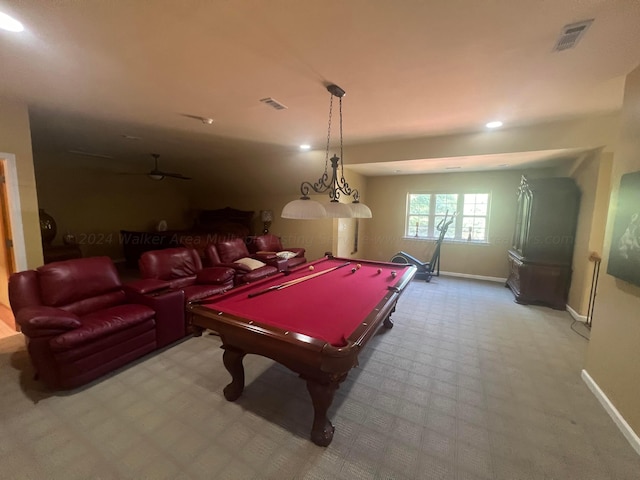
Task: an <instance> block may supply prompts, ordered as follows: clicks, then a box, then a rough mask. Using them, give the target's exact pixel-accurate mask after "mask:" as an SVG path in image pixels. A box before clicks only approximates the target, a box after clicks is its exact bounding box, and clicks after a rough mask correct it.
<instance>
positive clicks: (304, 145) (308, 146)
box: [300, 143, 311, 150]
mask: <svg viewBox="0 0 640 480" xmlns="http://www.w3.org/2000/svg"><path fill="white" fill-rule="evenodd" d="M300 150H311V145H307V144H306V143H305V144H303V145H300Z"/></svg>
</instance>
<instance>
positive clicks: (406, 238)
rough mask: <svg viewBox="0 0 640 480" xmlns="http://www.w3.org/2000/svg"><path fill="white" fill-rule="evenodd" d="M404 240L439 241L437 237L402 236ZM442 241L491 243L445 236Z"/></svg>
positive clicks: (468, 243) (467, 243) (475, 243)
mask: <svg viewBox="0 0 640 480" xmlns="http://www.w3.org/2000/svg"><path fill="white" fill-rule="evenodd" d="M402 239H403V240H415V241H418V242H437V241H438V239H437V238H436V237H407V236H404V237H402ZM442 243H453V244H462V245H491V244H490V243H489V242H487V241H486V240H460V239H455V238H445V239H444V240H443V241H442Z"/></svg>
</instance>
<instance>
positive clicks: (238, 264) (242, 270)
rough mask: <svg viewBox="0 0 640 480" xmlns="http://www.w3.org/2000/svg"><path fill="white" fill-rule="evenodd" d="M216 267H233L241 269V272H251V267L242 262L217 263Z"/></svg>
mask: <svg viewBox="0 0 640 480" xmlns="http://www.w3.org/2000/svg"><path fill="white" fill-rule="evenodd" d="M214 267H225V268H233V269H234V270H240V271H241V272H250V271H251V269H250V268H249V267H247V266H246V265H243V264H241V263H216V264H214ZM209 268H211V267H209Z"/></svg>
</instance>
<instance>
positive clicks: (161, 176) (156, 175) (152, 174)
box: [147, 173, 164, 181]
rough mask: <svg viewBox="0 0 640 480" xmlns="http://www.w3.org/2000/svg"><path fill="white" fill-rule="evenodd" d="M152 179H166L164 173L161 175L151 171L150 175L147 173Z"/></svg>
mask: <svg viewBox="0 0 640 480" xmlns="http://www.w3.org/2000/svg"><path fill="white" fill-rule="evenodd" d="M147 176H148V177H149V178H150V179H151V180H155V181H160V180H162V179H164V175H160V174H157V173H150V174H149V175H147Z"/></svg>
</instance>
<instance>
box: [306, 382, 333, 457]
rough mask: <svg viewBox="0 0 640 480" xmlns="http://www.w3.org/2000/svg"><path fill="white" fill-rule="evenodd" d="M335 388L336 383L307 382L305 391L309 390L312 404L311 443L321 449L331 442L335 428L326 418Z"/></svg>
mask: <svg viewBox="0 0 640 480" xmlns="http://www.w3.org/2000/svg"><path fill="white" fill-rule="evenodd" d="M337 388H338V383H337V382H330V383H319V382H316V381H313V380H307V390H309V394H310V395H311V403H313V426H312V427H311V441H312V442H313V443H315V444H316V445H320V446H321V447H326V446H327V445H329V444H330V443H331V440H333V432H334V430H335V427H334V426H333V425H332V424H331V422H330V421H329V419H328V418H327V410H329V407H330V406H331V403H332V402H333V395H334V393H335V392H336V389H337Z"/></svg>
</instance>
